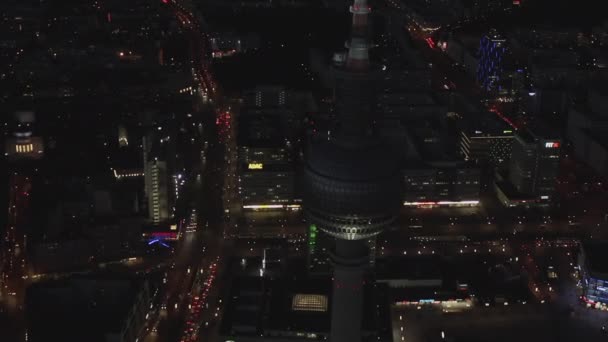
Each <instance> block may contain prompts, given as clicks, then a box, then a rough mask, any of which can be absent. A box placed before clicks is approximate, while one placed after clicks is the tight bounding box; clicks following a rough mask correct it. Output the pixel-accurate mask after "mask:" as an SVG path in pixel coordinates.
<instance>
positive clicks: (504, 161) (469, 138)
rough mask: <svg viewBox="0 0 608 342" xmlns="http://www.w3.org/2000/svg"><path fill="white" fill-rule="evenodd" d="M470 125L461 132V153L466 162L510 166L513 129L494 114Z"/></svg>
mask: <svg viewBox="0 0 608 342" xmlns="http://www.w3.org/2000/svg"><path fill="white" fill-rule="evenodd" d="M488 114H489V115H487V116H482V119H481V120H475V121H474V122H470V123H468V124H467V125H466V126H467V127H463V128H462V129H461V130H460V152H461V154H462V156H463V157H464V159H465V160H472V161H475V162H489V163H490V165H492V166H495V167H501V166H503V165H508V163H509V159H510V158H511V146H512V145H513V129H512V128H511V127H510V126H509V125H507V124H506V123H505V122H504V121H502V120H499V119H498V118H497V117H496V116H495V115H493V114H492V113H488Z"/></svg>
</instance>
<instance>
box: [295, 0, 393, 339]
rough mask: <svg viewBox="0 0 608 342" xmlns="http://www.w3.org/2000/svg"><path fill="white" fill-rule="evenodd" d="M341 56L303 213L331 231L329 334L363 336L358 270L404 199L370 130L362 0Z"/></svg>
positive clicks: (314, 142)
mask: <svg viewBox="0 0 608 342" xmlns="http://www.w3.org/2000/svg"><path fill="white" fill-rule="evenodd" d="M350 11H351V13H352V14H353V21H352V32H351V39H350V42H349V44H348V53H347V58H346V63H345V65H344V66H343V67H336V68H335V69H334V73H333V74H334V77H335V83H334V84H335V88H334V91H335V93H334V96H335V102H336V114H337V121H338V122H337V125H336V128H335V129H334V130H332V134H330V135H327V136H326V137H323V138H318V137H317V138H315V137H312V139H311V141H310V144H309V145H308V150H307V154H306V158H307V160H306V167H305V171H304V177H305V181H306V186H305V189H304V205H305V214H306V217H307V219H308V220H309V221H310V223H312V224H315V225H316V227H318V229H320V230H322V231H323V232H325V233H327V234H328V235H330V236H333V237H335V238H336V244H335V248H334V249H333V250H332V251H331V261H332V265H333V275H334V276H333V293H332V299H331V300H332V305H331V310H332V312H331V331H330V341H332V342H355V341H361V340H362V334H361V326H362V318H363V293H362V290H363V283H364V281H363V276H364V273H365V269H366V267H367V266H368V263H369V249H368V247H367V244H366V241H367V240H368V239H370V238H373V237H375V236H376V235H378V234H379V233H380V232H382V230H384V229H385V228H386V227H388V226H390V225H391V224H393V222H394V221H395V220H396V218H397V214H398V212H399V208H400V206H401V203H400V202H401V190H402V189H401V179H400V178H401V177H400V172H399V165H398V164H397V162H396V160H395V158H393V156H392V154H391V152H390V151H389V149H388V148H387V147H386V146H384V145H383V144H381V143H380V141H379V140H378V139H377V138H375V137H374V135H373V134H372V133H373V132H372V131H373V129H372V117H373V113H374V110H375V109H376V104H375V95H376V91H375V84H376V82H377V76H378V73H377V72H375V68H374V67H373V66H372V65H370V61H369V47H370V43H369V39H368V14H369V13H370V11H371V9H370V7H369V6H368V4H367V1H366V0H355V1H354V4H353V5H352V6H351V7H350Z"/></svg>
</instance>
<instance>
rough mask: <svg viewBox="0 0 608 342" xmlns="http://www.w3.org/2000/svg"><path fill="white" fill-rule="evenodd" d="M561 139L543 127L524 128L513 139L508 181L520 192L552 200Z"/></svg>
mask: <svg viewBox="0 0 608 342" xmlns="http://www.w3.org/2000/svg"><path fill="white" fill-rule="evenodd" d="M560 151H561V140H560V139H559V138H556V137H555V135H554V134H551V133H549V132H546V131H543V130H541V129H540V128H536V129H522V130H519V131H518V132H517V135H516V136H515V141H514V142H513V151H512V153H511V162H510V167H509V180H510V182H511V183H512V184H513V186H514V187H515V189H517V191H518V192H520V193H522V194H526V195H534V196H535V197H537V198H538V199H540V200H541V201H548V200H551V199H553V194H554V192H555V180H556V177H557V175H558V172H559V161H560Z"/></svg>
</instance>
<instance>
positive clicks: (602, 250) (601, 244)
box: [583, 241, 608, 274]
mask: <svg viewBox="0 0 608 342" xmlns="http://www.w3.org/2000/svg"><path fill="white" fill-rule="evenodd" d="M583 250H584V251H585V255H586V258H587V266H588V267H589V271H590V272H592V273H594V272H597V273H602V274H608V262H606V261H607V260H608V241H586V242H584V243H583Z"/></svg>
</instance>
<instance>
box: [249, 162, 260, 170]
mask: <svg viewBox="0 0 608 342" xmlns="http://www.w3.org/2000/svg"><path fill="white" fill-rule="evenodd" d="M263 168H264V164H262V163H250V164H249V170H261V169H263Z"/></svg>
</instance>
